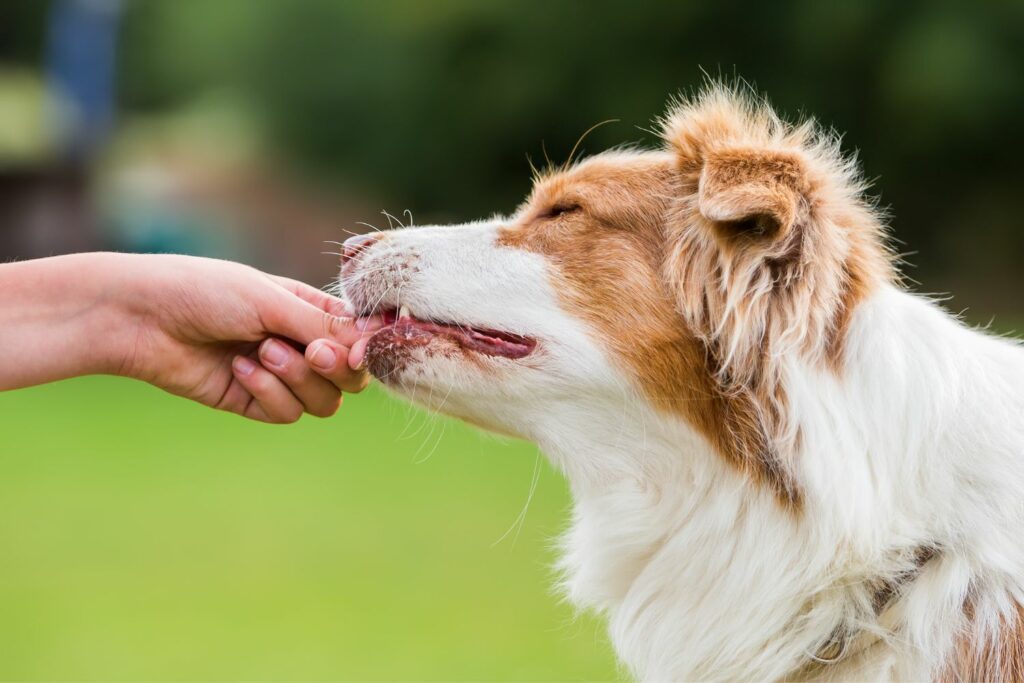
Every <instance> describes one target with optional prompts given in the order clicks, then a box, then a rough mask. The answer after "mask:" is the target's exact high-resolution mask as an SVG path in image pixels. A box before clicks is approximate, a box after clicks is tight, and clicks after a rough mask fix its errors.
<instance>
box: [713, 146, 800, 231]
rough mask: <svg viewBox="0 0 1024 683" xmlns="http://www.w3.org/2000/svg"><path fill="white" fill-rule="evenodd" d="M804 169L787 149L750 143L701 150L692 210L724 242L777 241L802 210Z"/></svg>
mask: <svg viewBox="0 0 1024 683" xmlns="http://www.w3.org/2000/svg"><path fill="white" fill-rule="evenodd" d="M806 179H807V173H806V170H805V169H804V163H803V160H802V159H801V158H800V157H799V156H797V155H796V154H794V153H793V152H790V151H779V150H772V149H764V148H757V147H750V146H726V147H722V148H717V149H708V150H706V152H705V154H704V157H703V165H702V168H701V171H700V178H699V181H698V185H697V209H698V211H699V212H700V214H701V215H702V216H703V217H704V218H705V219H707V220H708V221H709V222H710V223H711V225H712V226H713V227H714V230H715V233H716V235H717V237H718V238H719V239H720V240H722V241H724V242H727V243H729V242H736V241H740V242H743V243H748V244H749V243H758V244H762V245H766V244H771V243H776V244H778V243H781V242H784V241H786V240H787V238H788V237H790V236H791V235H792V234H793V232H794V230H795V229H796V228H797V226H798V225H799V223H801V221H802V220H803V219H804V218H805V217H806V214H807V209H806V207H807V199H806V197H807V180H806Z"/></svg>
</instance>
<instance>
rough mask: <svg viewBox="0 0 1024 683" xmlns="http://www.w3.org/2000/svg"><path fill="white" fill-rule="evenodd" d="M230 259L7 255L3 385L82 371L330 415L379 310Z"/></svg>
mask: <svg viewBox="0 0 1024 683" xmlns="http://www.w3.org/2000/svg"><path fill="white" fill-rule="evenodd" d="M346 313H347V310H346V307H345V303H344V302H343V301H341V300H340V299H336V298H334V297H332V296H330V295H328V294H325V293H324V292H321V291H320V290H318V289H315V288H313V287H310V286H309V285H306V284H303V283H301V282H297V281H295V280H289V279H287V278H281V277H276V276H273V275H268V274H266V273H262V272H260V271H258V270H255V269H253V268H250V267H248V266H243V265H240V264H237V263H231V262H228V261H218V260H214V259H204V258H196V257H189V256H171V255H136V254H105V253H95V254H74V255H69V256H58V257H53V258H46V259H38V260H34V261H24V262H20V263H9V264H4V265H0V353H2V359H0V390H6V389H15V388H19V387H25V386H30V385H34V384H41V383H44V382H51V381H54V380H59V379H64V378H68V377H75V376H79V375H87V374H112V375H121V376H125V377H132V378H135V379H139V380H143V381H145V382H149V383H150V384H153V385H155V386H157V387H160V388H161V389H164V390H165V391H168V392H170V393H172V394H175V395H178V396H183V397H185V398H188V399H191V400H194V401H197V402H199V403H202V404H203V405H206V406H210V407H212V408H217V409H220V410H226V411H230V412H233V413H237V414H239V415H242V416H244V417H248V418H251V419H254V420H260V421H263V422H272V423H288V422H294V421H296V420H298V419H299V418H300V417H301V416H302V414H303V413H309V414H311V415H316V416H319V417H327V416H329V415H333V414H334V413H335V412H336V411H337V410H338V408H339V406H340V405H341V393H342V391H347V392H358V391H361V390H362V389H363V388H365V386H366V385H367V383H368V381H369V377H368V375H367V373H366V371H365V370H363V369H362V367H361V365H362V357H363V353H364V352H365V348H366V341H367V338H368V336H369V335H370V334H372V332H373V331H375V330H376V329H378V328H379V327H380V322H379V320H376V319H369V320H358V321H356V320H353V319H352V318H351V317H347V315H346Z"/></svg>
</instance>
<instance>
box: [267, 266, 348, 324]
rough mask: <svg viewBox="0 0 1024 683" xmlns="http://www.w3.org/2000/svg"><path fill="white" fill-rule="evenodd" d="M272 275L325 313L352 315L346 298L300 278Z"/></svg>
mask: <svg viewBox="0 0 1024 683" xmlns="http://www.w3.org/2000/svg"><path fill="white" fill-rule="evenodd" d="M271 277H273V279H274V280H276V281H277V283H278V284H280V285H281V286H282V287H284V288H285V289H287V290H288V291H289V292H291V293H292V294H294V295H295V296H297V297H299V298H300V299H302V300H303V301H305V302H307V303H310V304H313V305H314V306H316V307H317V308H319V309H320V310H321V311H324V312H325V313H330V314H331V315H333V316H338V317H346V318H351V317H352V310H351V309H350V308H349V304H348V302H347V301H345V300H344V299H340V298H338V297H336V296H332V295H331V294H328V293H327V292H325V291H323V290H322V289H317V288H316V287H313V286H312V285H307V284H306V283H305V282H300V281H299V280H293V279H291V278H289V277H282V276H280V275H272V276H271Z"/></svg>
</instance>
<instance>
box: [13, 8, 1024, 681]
mask: <svg viewBox="0 0 1024 683" xmlns="http://www.w3.org/2000/svg"><path fill="white" fill-rule="evenodd" d="M705 72H706V73H708V74H711V75H712V76H719V75H721V76H724V77H726V78H732V77H734V76H741V77H743V78H745V79H748V80H749V81H752V82H753V83H754V84H755V85H756V87H757V88H758V89H760V90H763V91H765V92H767V93H768V94H769V95H770V97H771V99H772V101H773V102H774V103H775V105H776V106H777V107H778V108H779V109H780V110H781V111H783V112H784V113H786V115H787V116H789V117H790V118H794V117H799V116H801V115H812V114H813V115H814V116H816V117H817V118H819V119H820V120H821V121H822V122H823V123H824V124H825V125H827V126H833V127H835V128H836V129H838V130H840V131H843V132H844V133H845V138H844V139H845V145H846V148H847V149H848V150H858V151H859V156H860V159H861V161H862V163H863V166H864V168H865V172H866V175H867V176H868V177H870V178H872V179H875V191H876V192H877V193H879V195H880V197H881V202H882V204H883V205H884V206H887V207H889V208H890V211H891V214H892V220H891V224H892V231H893V234H894V236H895V238H896V239H897V240H898V249H899V251H900V252H902V253H904V254H906V255H907V256H906V260H907V261H909V262H910V264H913V265H912V266H908V267H907V268H906V269H905V270H906V273H907V275H908V276H909V277H910V278H911V279H912V281H913V282H915V283H916V284H915V285H914V286H915V288H917V289H919V290H920V291H924V292H929V293H947V292H951V293H954V294H955V296H953V297H952V298H951V300H950V301H949V303H948V304H947V305H948V306H949V307H950V308H951V309H953V310H955V311H958V312H963V314H964V316H965V317H966V318H967V319H968V320H970V321H971V322H975V323H981V324H988V323H990V322H991V324H992V325H993V327H994V328H995V329H997V330H1000V331H1004V332H1012V331H1013V330H1015V329H1019V328H1018V327H1017V325H1018V324H1024V301H1022V297H1021V293H1022V292H1024V269H1022V265H1024V221H1022V219H1021V212H1020V197H1021V193H1022V191H1024V164H1022V163H1021V159H1022V158H1024V135H1022V134H1021V132H1020V123H1021V120H1022V113H1024V3H1021V2H1020V1H1019V0H1003V1H1000V0H992V1H991V2H986V3H953V2H928V3H924V2H904V3H893V2H889V1H888V0H869V1H862V2H817V1H814V0H786V1H783V2H775V3H763V2H752V1H751V2H745V1H741V0H725V1H722V2H716V3H702V2H695V1H690V2H687V1H679V0H672V1H669V2H650V3H643V4H642V5H637V4H635V3H622V2H605V1H601V0H591V1H590V2H585V3H584V2H568V1H566V0H547V1H546V2H543V3H540V2H537V3H526V2H512V1H498V0H488V1H484V0H480V1H478V2H471V1H469V0H432V1H431V2H423V1H421V0H419V1H417V0H391V1H386V2H369V1H367V2H355V1H350V2H343V1H341V0H260V1H259V2H254V1H250V0H212V1H209V2H200V1H199V0H134V1H133V0H124V1H121V2H118V1H116V0H52V1H50V2H47V1H45V0H5V1H4V2H0V259H4V260H8V259H22V258H32V257H38V256H46V255H51V254H59V253H66V252H73V251H83V250H94V249H118V250H126V251H147V252H154V251H172V252H184V253H195V254H205V255H213V256H220V257H226V258H232V259H236V260H240V261H243V262H246V263H250V264H252V265H255V266H257V267H260V268H264V269H267V270H270V271H272V272H276V273H280V274H286V275H290V276H293V277H297V278H300V279H303V280H306V281H309V282H311V283H314V284H316V285H324V284H326V283H328V282H329V281H330V279H331V277H332V276H333V275H334V273H335V270H336V265H337V258H336V256H334V255H332V254H330V253H327V254H324V253H322V252H332V251H336V248H335V246H334V245H332V244H330V243H327V242H325V241H326V240H337V241H340V240H343V239H344V238H345V237H346V236H347V234H348V232H347V231H356V232H358V231H363V230H366V229H368V228H367V227H366V226H365V225H362V223H367V224H372V225H375V226H378V227H386V226H387V225H388V223H389V221H390V220H391V219H389V217H388V216H386V215H384V214H383V213H382V212H383V211H387V212H389V213H390V214H393V215H394V216H398V217H399V219H401V220H402V221H406V222H407V221H408V220H409V217H410V216H412V217H414V219H415V222H416V223H430V222H448V221H462V220H467V219H471V218H475V217H479V216H481V215H487V214H490V213H493V212H507V211H510V210H512V209H513V208H514V207H515V205H516V204H517V203H518V201H519V200H520V199H521V198H522V196H523V195H524V194H525V193H526V191H527V190H528V185H529V165H528V162H527V156H530V157H531V158H533V159H534V160H542V159H543V158H544V156H545V153H546V154H547V155H549V156H550V157H551V158H552V159H554V160H555V161H561V160H563V159H564V158H565V156H566V155H567V154H568V152H569V150H570V149H571V148H572V146H573V144H574V143H575V141H576V140H577V138H578V137H579V135H580V134H581V133H582V132H583V131H584V130H586V129H587V128H589V127H590V126H591V125H592V124H594V123H596V122H598V121H602V120H605V119H609V118H616V119H619V120H620V122H619V123H616V124H610V125H606V126H603V127H601V128H599V129H598V130H596V131H595V132H594V133H592V134H591V135H590V136H589V138H588V139H587V140H586V142H585V147H586V150H587V151H590V152H594V151H599V150H601V149H603V148H606V147H608V146H611V145H614V144H619V143H624V142H634V143H640V144H648V145H652V144H657V141H656V140H655V138H654V136H653V135H652V134H651V133H650V132H649V130H648V129H650V128H651V121H652V119H653V118H654V117H655V116H656V115H658V114H659V113H661V112H662V111H663V110H664V107H665V102H666V100H667V98H668V97H669V96H670V95H672V94H674V93H677V92H679V91H686V90H689V89H692V88H694V87H696V86H698V85H699V84H700V83H701V81H702V79H703V78H704V74H705ZM406 212H408V213H406ZM0 425H2V429H0V473H2V474H0V558H2V559H0V679H5V680H14V679H18V680H54V679H61V680H126V679H132V680H208V681H210V680H239V679H253V680H269V679H275V680H276V679H282V680H284V679H287V680H325V679H331V680H342V679H345V680H357V679H358V680H497V679H501V680H594V679H614V678H617V677H620V675H621V674H620V672H618V671H617V670H616V668H615V665H614V663H613V660H612V657H611V655H610V652H609V648H608V645H607V642H606V639H605V637H604V635H603V631H602V629H601V626H600V624H599V623H597V622H596V621H595V620H593V619H590V618H588V617H585V616H584V617H580V616H577V615H574V614H573V612H572V610H571V609H569V608H568V607H567V606H566V605H564V604H562V603H561V602H560V601H559V600H558V599H557V597H556V596H554V595H553V594H552V592H551V588H550V586H551V583H552V576H551V572H550V570H549V566H550V564H551V561H552V559H553V557H554V551H553V546H554V540H553V539H554V538H555V536H556V535H557V533H558V531H559V530H560V529H561V528H562V527H563V525H564V523H565V506H566V504H567V496H566V492H565V487H564V483H563V482H562V481H561V480H560V479H559V478H558V477H557V475H555V474H554V473H552V472H551V471H550V469H549V468H548V467H547V465H546V463H545V462H544V461H543V459H542V458H540V457H539V456H538V455H537V453H536V451H535V450H534V449H532V447H529V446H526V445H523V444H518V443H506V442H501V441H497V440H494V439H492V438H490V437H486V436H482V435H479V434H477V433H476V432H473V431H471V430H469V429H467V428H465V427H463V426H461V425H458V424H455V423H451V422H447V421H442V420H438V419H436V418H430V417H427V416H425V415H422V414H420V413H418V412H416V411H414V410H413V409H411V408H407V407H405V406H403V405H400V404H398V403H396V402H394V401H393V400H392V399H390V398H388V397H387V396H385V395H384V394H383V393H381V392H379V391H378V390H371V391H369V392H367V393H366V394H363V395H360V396H358V397H349V399H348V400H347V402H346V406H345V408H344V409H343V411H342V413H341V414H340V415H339V417H337V418H335V419H332V420H329V421H312V422H310V421H304V422H303V423H301V424H299V425H297V426H295V427H290V428H285V429H281V428H273V427H268V426H263V425H257V424H248V423H245V422H243V421H242V420H241V419H238V418H235V417H233V416H230V415H220V414H215V413H213V412H212V411H208V410H204V409H202V408H199V407H194V406H190V405H185V404H184V403H183V402H181V401H177V400H175V399H171V398H169V397H166V396H164V395H162V394H160V393H159V392H157V391H156V390H154V389H151V388H149V387H146V386H141V385H139V386H137V385H135V384H132V383H130V382H127V381H121V380H116V379H110V378H86V379H81V380H75V381H71V382H65V383H61V384H57V385H53V386H48V387H40V388H36V389H32V390H27V391H21V392H15V393H8V394H2V395H0ZM531 491H532V495H531ZM528 499H529V500H530V503H529V505H527V500H528Z"/></svg>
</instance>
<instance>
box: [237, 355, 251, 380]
mask: <svg viewBox="0 0 1024 683" xmlns="http://www.w3.org/2000/svg"><path fill="white" fill-rule="evenodd" d="M232 366H233V367H234V368H235V372H237V373H238V374H239V375H245V376H248V375H251V374H252V373H253V370H255V369H256V364H255V363H253V362H252V361H251V360H249V359H248V358H246V357H245V356H235V360H234V362H233V363H232Z"/></svg>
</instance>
